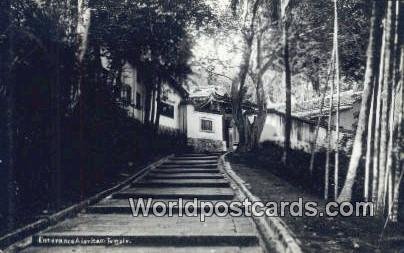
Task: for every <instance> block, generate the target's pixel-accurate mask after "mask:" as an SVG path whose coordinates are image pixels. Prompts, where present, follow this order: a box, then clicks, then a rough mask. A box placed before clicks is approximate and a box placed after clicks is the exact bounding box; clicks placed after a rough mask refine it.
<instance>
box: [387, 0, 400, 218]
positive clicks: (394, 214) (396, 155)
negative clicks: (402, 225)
mask: <svg viewBox="0 0 404 253" xmlns="http://www.w3.org/2000/svg"><path fill="white" fill-rule="evenodd" d="M400 4H401V6H400ZM403 7H404V4H403V3H399V2H397V5H396V13H397V15H396V27H395V28H396V30H395V41H394V46H395V49H394V52H395V53H394V55H395V57H396V61H395V63H394V90H393V93H394V96H393V97H394V98H395V99H394V101H395V102H394V105H393V107H394V111H393V115H394V116H393V117H394V122H393V130H392V136H393V138H392V139H393V143H392V150H391V157H390V160H391V170H392V172H394V178H393V199H392V203H391V206H390V207H389V217H388V218H389V219H390V221H392V222H397V220H398V204H399V193H400V184H401V181H402V178H403V174H404V163H403V159H402V158H401V153H402V151H403V145H404V144H403V140H402V138H403V132H402V128H403V111H404V108H403V105H404V104H403V97H404V94H403V85H404V43H403V39H404V38H403V35H402V34H400V32H399V31H401V29H403V27H404V13H403ZM400 20H401V22H400ZM393 167H394V168H393ZM393 170H394V171H393Z"/></svg>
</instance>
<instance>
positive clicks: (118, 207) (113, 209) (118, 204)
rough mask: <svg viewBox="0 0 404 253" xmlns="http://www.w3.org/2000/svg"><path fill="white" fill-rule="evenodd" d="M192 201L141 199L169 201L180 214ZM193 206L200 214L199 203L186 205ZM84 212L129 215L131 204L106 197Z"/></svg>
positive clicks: (149, 211) (158, 201) (146, 200)
mask: <svg viewBox="0 0 404 253" xmlns="http://www.w3.org/2000/svg"><path fill="white" fill-rule="evenodd" d="M138 200H139V199H135V200H134V204H135V206H136V204H137V201H138ZM193 201H194V200H185V201H183V202H182V203H178V199H168V200H167V199H153V200H150V202H149V200H148V199H143V203H144V205H148V204H149V203H150V206H152V205H153V203H156V202H157V203H159V204H160V203H161V202H163V203H165V204H166V206H168V205H169V202H171V203H175V206H173V207H172V213H173V214H178V213H179V212H180V211H181V213H182V214H184V213H185V212H186V210H185V205H186V204H187V203H188V202H193ZM217 202H219V201H215V200H212V201H210V203H212V204H213V205H215V203H217ZM220 202H226V203H227V204H228V205H230V201H229V200H225V201H220ZM179 205H181V206H179ZM193 206H196V212H197V213H198V214H200V213H201V208H202V207H201V204H200V203H196V204H192V207H190V206H187V208H188V209H187V210H189V211H190V212H192V211H193ZM203 208H204V209H205V213H208V212H209V206H206V205H205V206H204V207H203ZM240 208H241V210H242V211H244V207H243V206H241V207H240ZM218 209H219V211H220V212H224V211H225V209H224V207H223V206H221V205H219V207H218ZM158 211H161V208H160V207H159V208H158ZM151 212H152V208H150V209H149V210H148V211H147V214H151ZM86 213H98V214H114V213H115V214H130V215H131V214H132V208H131V206H130V204H129V201H128V200H127V199H108V200H105V201H102V202H100V203H97V204H95V205H92V206H89V207H87V209H86ZM141 214H143V210H142V209H139V215H141Z"/></svg>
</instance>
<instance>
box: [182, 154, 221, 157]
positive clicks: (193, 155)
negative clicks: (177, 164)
mask: <svg viewBox="0 0 404 253" xmlns="http://www.w3.org/2000/svg"><path fill="white" fill-rule="evenodd" d="M175 157H181V158H184V157H185V158H200V157H210V158H218V157H219V156H218V155H215V154H183V155H178V156H175Z"/></svg>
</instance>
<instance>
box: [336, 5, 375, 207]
mask: <svg viewBox="0 0 404 253" xmlns="http://www.w3.org/2000/svg"><path fill="white" fill-rule="evenodd" d="M380 11H381V10H380V3H379V2H378V1H373V11H372V18H371V24H370V35H369V44H368V50H367V63H366V73H365V81H364V90H363V94H362V104H361V110H360V113H359V120H358V127H357V129H356V134H355V140H354V144H353V150H352V155H351V160H350V162H349V168H348V172H347V176H346V178H345V182H344V186H343V188H342V190H341V193H340V195H339V197H338V201H339V202H341V201H350V200H351V198H352V187H353V184H354V181H355V177H356V172H357V169H358V166H359V162H360V160H361V158H362V153H363V150H362V146H363V142H364V139H365V136H366V130H367V129H366V126H367V124H368V117H369V111H370V104H371V98H372V90H373V83H374V80H375V71H376V70H377V69H378V66H379V65H378V58H379V57H378V55H379V51H380V50H379V46H378V45H379V44H380V22H381V13H380Z"/></svg>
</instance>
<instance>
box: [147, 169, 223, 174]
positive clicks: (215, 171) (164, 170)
mask: <svg viewBox="0 0 404 253" xmlns="http://www.w3.org/2000/svg"><path fill="white" fill-rule="evenodd" d="M152 171H153V172H154V173H160V174H175V173H219V172H220V170H219V169H208V168H204V169H200V168H197V169H194V168H190V169H154V170H152Z"/></svg>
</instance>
